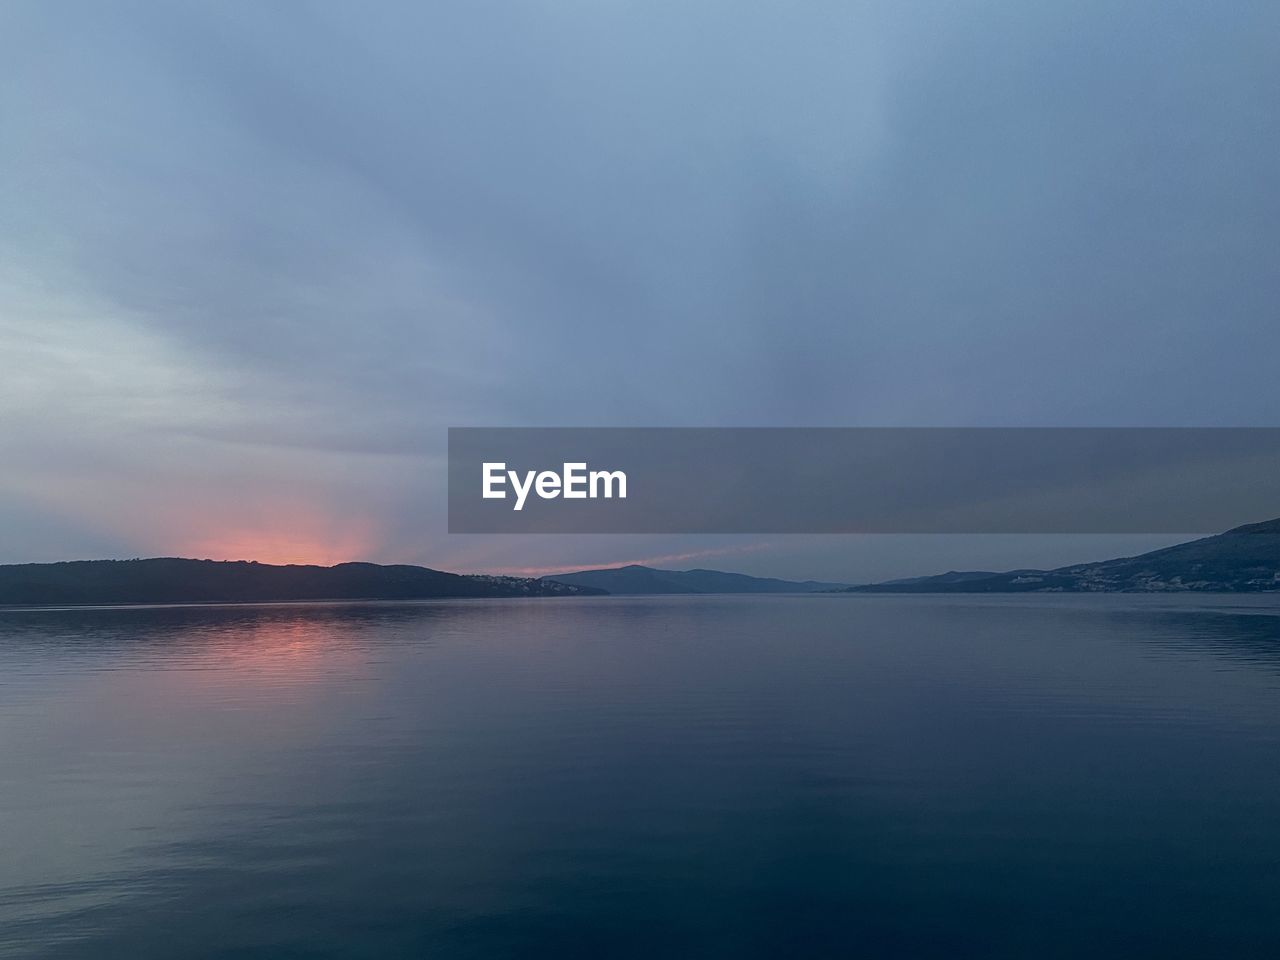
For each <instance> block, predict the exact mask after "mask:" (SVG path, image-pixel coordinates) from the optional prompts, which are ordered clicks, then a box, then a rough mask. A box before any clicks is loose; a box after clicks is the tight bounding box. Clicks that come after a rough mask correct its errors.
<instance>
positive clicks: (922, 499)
mask: <svg viewBox="0 0 1280 960" xmlns="http://www.w3.org/2000/svg"><path fill="white" fill-rule="evenodd" d="M1275 516H1280V428H1216V427H1208V428H1147V427H1135V428H1093V427H1089V428H1001V427H996V428H932V427H929V428H917V427H913V428H862V427H851V428H843V427H841V428H825V427H814V428H807V427H806V428H770V427H749V428H666V427H640V428H583V427H551V428H522V427H521V428H507V427H462V428H453V429H451V430H450V431H449V530H450V532H451V533H771V534H782V533H1213V532H1218V531H1221V530H1225V529H1227V528H1229V527H1233V526H1237V525H1239V524H1243V523H1249V522H1253V521H1257V520H1264V519H1269V518H1271V517H1275Z"/></svg>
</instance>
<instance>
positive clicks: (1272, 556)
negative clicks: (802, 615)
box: [843, 518, 1280, 593]
mask: <svg viewBox="0 0 1280 960" xmlns="http://www.w3.org/2000/svg"><path fill="white" fill-rule="evenodd" d="M1186 591H1202V592H1223V593H1261V592H1270V591H1280V518H1278V519H1275V520H1266V521H1263V522H1262V523H1250V524H1245V525H1244V526H1241V527H1235V528H1234V529H1231V530H1228V531H1226V532H1225V533H1219V534H1216V535H1214V536H1212V537H1203V538H1201V539H1199V540H1192V541H1189V542H1188V543H1179V544H1177V545H1175V546H1172V547H1164V548H1163V549H1160V550H1153V551H1151V552H1150V553H1144V554H1140V555H1138V556H1136V557H1120V558H1118V559H1115V560H1102V561H1097V562H1094V563H1077V564H1072V565H1071V566H1066V567H1058V568H1056V569H1053V570H1010V571H1007V572H1005V573H988V572H985V571H971V572H963V571H951V572H950V573H943V574H939V575H937V576H933V577H911V578H909V579H905V580H889V581H886V582H884V583H873V584H865V585H862V586H854V587H848V588H846V589H845V591H843V592H847V593H1037V592H1039V593H1045V592H1054V593H1104V592H1106V593H1170V592H1186Z"/></svg>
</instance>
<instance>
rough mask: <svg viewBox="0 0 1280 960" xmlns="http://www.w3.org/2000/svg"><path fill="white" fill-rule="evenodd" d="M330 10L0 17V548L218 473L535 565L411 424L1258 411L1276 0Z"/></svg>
mask: <svg viewBox="0 0 1280 960" xmlns="http://www.w3.org/2000/svg"><path fill="white" fill-rule="evenodd" d="M369 6H370V5H342V4H314V5H310V4H301V3H297V4H288V5H266V4H257V3H226V4H217V5H208V4H172V3H149V4H148V3H142V4H111V5H103V4H96V3H81V4H76V3H57V4H45V3H34V2H31V3H10V4H6V5H5V8H4V11H3V13H0V18H2V22H0V76H2V77H3V83H0V112H2V114H3V116H4V118H5V120H4V124H3V127H2V129H0V208H3V209H4V211H5V216H4V218H3V220H2V221H0V258H2V259H0V316H3V318H4V319H3V326H2V327H0V344H2V345H3V349H4V351H5V354H6V361H7V366H9V367H10V368H18V367H22V368H24V369H29V370H36V371H38V373H37V374H33V375H29V376H26V377H25V378H17V379H11V380H10V382H9V383H8V384H7V385H3V386H0V440H4V441H5V443H6V447H7V448H8V449H9V450H10V451H11V456H10V458H9V463H8V465H7V468H6V476H5V477H4V478H3V480H0V484H2V486H0V497H2V498H3V501H4V503H5V504H6V510H7V512H9V513H18V512H23V513H24V515H27V516H57V517H61V518H62V519H61V520H60V521H59V522H58V523H56V524H54V523H50V524H48V525H47V536H45V535H43V534H42V533H41V531H42V529H44V527H42V526H41V524H40V523H37V522H34V521H32V522H24V524H22V534H21V536H18V535H16V534H15V535H14V536H11V537H9V538H6V541H5V542H4V556H3V557H0V559H3V560H19V559H24V558H25V557H26V556H27V555H28V554H29V553H31V552H32V551H33V550H35V549H36V548H37V547H38V548H39V552H40V554H41V555H47V554H48V553H49V552H50V551H52V552H54V553H57V554H60V555H66V556H73V555H81V554H84V553H86V552H93V553H98V552H101V544H102V542H103V537H107V538H108V540H110V539H111V538H115V539H114V542H117V543H119V545H120V546H119V549H120V551H121V552H126V553H132V552H137V551H143V552H167V549H168V545H169V544H170V543H180V542H182V541H183V539H184V537H185V536H186V535H185V533H182V532H181V531H173V530H170V529H169V528H168V527H167V526H166V524H169V523H171V522H173V521H171V520H169V519H166V520H165V521H164V523H161V522H160V521H159V520H157V521H156V522H155V524H154V525H151V524H131V525H130V528H131V529H119V528H117V527H113V526H112V524H110V523H104V522H98V521H95V520H94V518H95V517H100V516H102V515H103V514H104V513H105V514H114V515H127V516H134V515H136V514H139V513H140V514H142V515H145V514H146V511H145V509H143V505H144V503H143V502H145V500H146V499H148V494H147V492H146V491H147V490H148V485H147V482H146V481H147V480H148V478H149V482H151V483H152V484H154V485H162V486H163V488H164V489H163V491H160V490H156V491H153V492H152V494H151V495H150V496H154V497H157V498H159V499H162V500H172V501H173V502H174V503H175V504H178V503H180V502H181V499H182V496H183V495H184V493H187V492H189V491H192V490H193V489H194V490H196V491H198V492H199V498H200V500H201V502H214V501H217V500H218V498H219V496H220V491H221V490H224V489H225V484H226V480H225V478H226V477H228V476H230V475H234V476H235V477H236V478H237V480H236V487H235V489H236V490H237V491H238V492H237V494H236V496H241V495H243V492H244V491H245V490H257V491H259V492H260V493H261V496H262V498H263V500H264V502H270V501H272V499H273V498H275V497H285V496H287V495H288V492H289V491H290V490H291V489H293V488H296V487H297V486H298V485H299V483H300V481H299V480H298V478H299V477H305V478H307V482H306V484H304V486H309V487H312V486H316V485H318V486H320V487H323V493H322V495H321V494H319V493H317V494H315V510H314V511H312V513H315V512H318V511H320V510H321V509H323V510H337V511H346V512H349V513H350V514H352V515H355V516H358V517H363V518H365V519H367V521H368V523H367V524H366V526H367V527H368V529H370V530H379V531H382V532H381V533H379V534H378V536H377V537H376V538H374V541H372V542H370V543H369V544H368V546H367V547H366V549H368V550H370V551H372V552H373V553H374V554H376V555H377V558H385V559H418V560H423V561H433V562H437V563H440V564H443V565H447V564H449V563H450V562H452V561H453V560H463V559H468V558H471V557H473V556H475V557H478V558H480V559H479V560H478V562H484V563H487V564H494V565H498V564H503V565H507V566H512V567H516V566H541V565H543V564H542V562H541V558H540V557H539V553H540V552H546V551H552V550H555V551H560V549H561V548H559V547H555V548H553V547H552V546H551V545H550V544H549V543H548V542H546V541H538V540H534V539H530V540H525V541H521V540H504V541H493V542H488V543H486V544H484V545H483V547H481V545H479V544H476V543H473V542H469V541H462V540H450V539H449V538H447V537H445V536H444V534H443V532H442V531H443V523H442V517H443V502H442V501H443V490H442V485H443V479H444V471H443V466H442V464H441V462H440V456H441V454H442V453H443V449H444V429H443V428H444V427H445V426H447V425H451V424H455V425H456V424H513V425H514V424H584V425H590V424H600V425H635V424H644V425H662V424H700V425H701V424H705V425H725V424H739V425H789V424H890V425H896V424H1217V423H1224V424H1268V423H1270V422H1272V417H1273V412H1272V411H1273V410H1274V409H1275V407H1276V401H1277V399H1278V398H1277V394H1276V389H1275V386H1274V372H1273V370H1272V367H1273V362H1272V360H1271V358H1272V357H1274V356H1275V355H1276V354H1277V352H1280V326H1278V325H1277V324H1275V322H1274V317H1273V314H1274V304H1275V302H1276V301H1277V299H1278V296H1277V295H1278V294H1280V275H1278V274H1277V271H1276V268H1275V263H1274V261H1275V257H1274V251H1275V249H1276V248H1277V240H1278V239H1280V238H1278V237H1277V231H1278V230H1280V228H1278V227H1277V224H1280V209H1278V208H1280V180H1278V177H1277V172H1276V170H1277V167H1276V164H1275V163H1274V158H1275V156H1276V155H1277V153H1278V152H1280V130H1278V129H1277V125H1278V124H1280V116H1278V115H1277V112H1276V111H1275V110H1274V107H1273V103H1274V99H1275V96H1274V94H1275V90H1276V89H1277V86H1278V84H1277V81H1280V66H1278V65H1277V59H1276V58H1275V56H1274V50H1275V49H1276V45H1277V41H1280V16H1278V15H1277V12H1276V8H1275V6H1274V4H1271V3H1247V2H1245V3H1233V4H1230V5H1222V4H1212V3H1208V2H1203V3H1182V4H1173V5H1170V4H1167V3H1154V2H1137V3H1129V4H1124V5H1116V4H1114V3H1090V2H1085V3H1071V4H1068V3H1061V4H1053V5H1044V4H1035V5H1031V4H1025V3H1019V2H1013V0H1010V2H1003V3H981V4H979V3H973V4H969V3H960V4H947V5H939V4H929V5H917V4H900V3H883V4H850V3H845V2H840V3H822V2H819V3H812V4H805V5H803V6H802V7H796V6H795V5H786V6H783V5H774V4H754V3H746V4H744V3H728V2H707V3H687V2H684V3H624V2H604V3H579V2H563V0H562V2H543V3H527V4H516V5H512V4H489V3H483V2H481V3H476V2H467V3H455V4H448V3H446V4H430V5H419V4H407V3H406V4H395V3H383V4H376V5H372V6H373V9H369ZM122 345H124V346H122ZM37 441H38V442H37ZM50 446H54V447H56V448H57V450H58V455H57V456H56V457H54V456H52V455H51V454H50V452H49V448H50ZM175 451H180V456H177V457H175V455H174V452H175ZM68 463H74V464H76V465H77V468H76V470H75V472H74V473H69V472H68V469H67V467H66V464H68ZM157 465H159V466H157ZM50 490H57V491H58V493H57V496H56V497H54V496H52V495H51V494H50V493H49V491H50ZM104 496H107V497H108V498H109V499H110V501H111V502H109V503H106V504H104V503H102V502H101V500H102V498H103V497H104ZM227 496H228V497H229V496H230V495H229V494H228V495H227ZM139 498H141V501H143V502H140V500H139ZM28 508H29V509H28ZM73 508H74V509H73ZM69 517H79V518H81V520H80V521H79V522H80V524H81V528H82V529H83V531H84V532H83V535H79V534H77V533H76V530H77V529H78V528H77V523H76V522H73V521H72V520H69V519H67V518H69ZM1245 519H1249V518H1245ZM104 527H105V528H106V529H107V532H105V533H104ZM14 529H17V528H16V527H15V528H14ZM362 529H363V527H362ZM42 536H44V537H45V539H41V538H42ZM806 543H807V542H803V541H788V542H787V546H786V547H785V548H783V547H779V548H777V550H776V551H775V553H774V555H772V556H771V557H766V556H765V555H764V554H761V553H753V554H751V555H750V557H749V558H744V562H746V560H750V562H753V563H762V564H763V563H773V564H775V565H777V567H778V569H779V570H782V568H783V567H788V568H789V569H790V570H792V571H795V570H799V569H800V568H805V570H804V572H806V573H808V574H810V575H821V576H828V577H837V576H840V575H842V571H841V570H840V569H838V567H839V561H838V559H837V558H838V556H839V552H838V550H836V551H833V550H832V548H830V547H829V545H827V544H823V545H821V546H816V545H814V544H812V543H808V545H806ZM572 546H573V544H572V543H569V544H568V546H566V547H565V548H564V553H568V552H571V549H570V548H571V547H572ZM699 546H700V545H699V544H696V543H695V544H690V543H685V542H676V541H673V540H667V541H664V542H661V543H654V544H652V545H651V546H650V547H644V546H643V545H640V544H631V543H628V544H625V545H623V544H619V550H620V551H621V552H624V553H628V554H631V555H636V554H638V555H644V556H658V555H677V554H681V553H686V552H691V551H695V550H697V549H699ZM624 547H625V549H624ZM848 548H849V549H850V550H851V551H853V550H854V547H853V545H852V544H849V545H848ZM581 549H582V550H583V551H584V552H590V553H591V554H592V556H596V555H597V554H600V553H601V548H600V546H599V544H592V545H591V546H590V547H586V546H581ZM931 549H932V548H931ZM1045 549H1046V550H1049V551H1052V550H1055V549H1057V548H1054V547H1052V546H1051V545H1050V546H1047V547H1046V548H1045ZM477 550H479V551H480V553H475V552H474V551H477ZM605 552H608V551H607V550H606V551H605ZM481 554H483V556H482V557H481ZM851 556H852V554H851ZM819 557H821V559H820V560H819V559H817V558H819ZM565 559H566V560H567V559H568V557H567V556H566V557H565ZM976 559H980V558H976ZM1049 559H1052V557H1050V558H1049ZM850 562H851V563H852V562H854V561H852V560H851V561H850ZM922 563H925V565H931V562H930V561H928V560H927V559H926V560H924V561H922ZM818 566H820V567H821V568H822V569H820V570H819V569H813V567H818ZM783 572H786V571H783ZM894 572H897V570H895V571H894Z"/></svg>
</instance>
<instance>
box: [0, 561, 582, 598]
mask: <svg viewBox="0 0 1280 960" xmlns="http://www.w3.org/2000/svg"><path fill="white" fill-rule="evenodd" d="M599 592H601V591H598V590H593V589H590V588H586V587H573V586H570V585H567V584H557V583H547V582H544V581H541V580H530V579H523V578H518V577H488V576H462V575H460V574H456V573H445V572H443V571H440V570H431V569H428V568H427V567H415V566H407V565H395V566H381V565H379V564H376V563H340V564H338V565H336V566H333V567H317V566H305V565H294V564H290V565H288V566H274V565H272V564H268V563H252V562H247V561H243V560H241V561H220V560H183V559H178V558H159V559H153V560H75V561H71V562H68V563H22V564H12V565H7V566H0V604H6V605H14V604H22V605H27V604H31V605H39V604H81V603H94V604H98V603H194V602H212V603H255V602H274V601H284V600H421V599H428V598H434V597H537V596H577V595H582V594H594V593H599Z"/></svg>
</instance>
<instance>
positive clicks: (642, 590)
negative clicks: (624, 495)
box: [542, 563, 846, 594]
mask: <svg viewBox="0 0 1280 960" xmlns="http://www.w3.org/2000/svg"><path fill="white" fill-rule="evenodd" d="M542 579H543V580H544V581H551V582H554V583H563V584H570V585H573V586H579V587H594V588H596V589H599V590H605V591H608V592H609V593H621V594H653V593H818V592H820V591H830V590H843V589H844V588H845V586H846V584H843V583H820V582H819V581H817V580H802V581H796V580H777V579H775V578H773V577H749V576H747V575H746V574H745V573H725V572H724V571H722V570H657V569H655V568H653V567H643V566H640V565H639V564H636V563H633V564H629V565H627V566H625V567H609V568H608V569H604V570H579V571H577V572H575V573H559V574H555V575H552V576H547V577H543V578H542Z"/></svg>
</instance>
